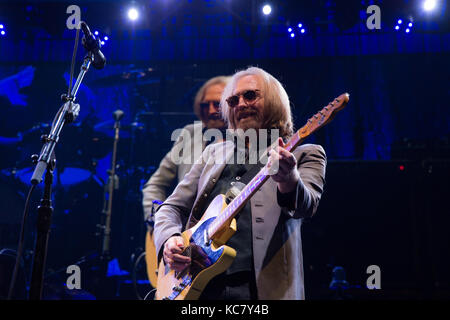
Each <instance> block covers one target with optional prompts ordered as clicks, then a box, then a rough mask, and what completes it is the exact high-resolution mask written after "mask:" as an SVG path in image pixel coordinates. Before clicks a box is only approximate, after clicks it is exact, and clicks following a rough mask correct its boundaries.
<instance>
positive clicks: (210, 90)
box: [142, 76, 230, 222]
mask: <svg viewBox="0 0 450 320" xmlns="http://www.w3.org/2000/svg"><path fill="white" fill-rule="evenodd" d="M229 78H230V77H227V76H217V77H214V78H211V79H209V80H208V81H207V82H205V83H204V84H203V85H202V87H201V88H200V89H199V90H198V91H197V94H196V96H195V98H194V113H195V114H196V115H197V117H198V118H199V119H200V120H201V122H196V123H194V124H188V125H187V126H185V127H184V128H183V129H182V134H180V136H179V138H178V139H177V141H175V143H174V146H173V147H172V149H171V150H170V151H169V152H168V153H167V155H166V156H165V157H164V159H163V160H162V161H161V163H160V164H159V167H158V169H157V170H156V171H155V173H154V174H153V175H152V176H151V177H150V179H149V180H148V181H147V183H146V184H145V185H144V188H143V189H142V194H143V207H144V219H145V221H149V222H150V220H151V218H152V217H151V215H152V208H153V202H154V201H158V202H162V201H164V200H165V199H166V198H167V191H168V189H169V188H170V187H171V186H172V185H173V183H174V182H176V183H178V182H179V181H181V180H182V179H183V178H184V176H185V175H186V174H187V173H188V172H189V169H190V168H191V166H192V165H193V163H194V161H195V159H191V160H192V161H178V162H177V161H175V160H176V159H175V156H174V153H175V152H177V151H178V149H179V146H180V144H182V143H183V140H182V137H183V135H184V134H187V135H189V136H190V137H191V139H190V140H189V141H190V143H191V144H192V145H190V146H188V147H189V148H191V147H192V149H194V143H195V142H196V141H195V139H194V132H196V130H199V131H200V132H202V131H204V130H206V129H219V130H224V129H225V122H224V120H223V119H222V114H221V113H220V108H219V104H220V98H221V96H222V92H223V89H224V88H225V85H226V84H227V82H228V80H229ZM198 143H199V142H198V141H197V144H198ZM200 144H201V147H202V151H203V149H204V148H205V147H206V142H205V141H200ZM195 147H197V146H195ZM186 156H191V154H189V155H186Z"/></svg>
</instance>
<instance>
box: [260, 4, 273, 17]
mask: <svg viewBox="0 0 450 320" xmlns="http://www.w3.org/2000/svg"><path fill="white" fill-rule="evenodd" d="M262 12H263V13H264V14H265V15H266V16H267V15H269V14H270V13H271V12H272V7H271V6H270V5H268V4H266V5H264V7H263V8H262Z"/></svg>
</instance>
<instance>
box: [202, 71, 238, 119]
mask: <svg viewBox="0 0 450 320" xmlns="http://www.w3.org/2000/svg"><path fill="white" fill-rule="evenodd" d="M230 79H231V77H230V76H217V77H214V78H211V79H209V80H208V81H206V82H205V83H204V84H203V85H202V86H201V87H200V89H198V91H197V94H196V95H195V98H194V113H195V114H196V115H197V117H198V118H199V119H200V120H202V121H203V120H204V119H203V115H202V110H201V109H200V102H201V101H202V100H203V97H204V96H205V92H206V89H208V88H209V87H211V86H213V85H216V84H223V85H224V86H226V85H227V83H228V82H229V81H230Z"/></svg>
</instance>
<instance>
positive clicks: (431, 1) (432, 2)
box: [423, 0, 437, 11]
mask: <svg viewBox="0 0 450 320" xmlns="http://www.w3.org/2000/svg"><path fill="white" fill-rule="evenodd" d="M436 4H437V3H436V0H425V1H424V2H423V10H425V11H433V10H434V9H435V8H436Z"/></svg>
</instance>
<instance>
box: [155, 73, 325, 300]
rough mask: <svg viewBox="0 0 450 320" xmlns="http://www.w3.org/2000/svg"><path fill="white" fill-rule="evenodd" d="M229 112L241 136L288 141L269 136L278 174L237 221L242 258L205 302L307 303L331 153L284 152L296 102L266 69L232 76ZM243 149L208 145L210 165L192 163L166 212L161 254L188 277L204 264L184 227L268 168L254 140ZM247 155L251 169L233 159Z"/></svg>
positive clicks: (161, 220) (159, 222) (159, 237)
mask: <svg viewBox="0 0 450 320" xmlns="http://www.w3.org/2000/svg"><path fill="white" fill-rule="evenodd" d="M221 112H222V115H223V118H224V119H225V120H226V121H227V123H228V128H230V129H240V130H237V139H239V138H242V137H243V136H242V132H244V133H245V134H246V133H247V132H250V131H252V130H255V129H256V130H257V131H259V132H261V131H262V132H264V131H266V132H267V131H268V130H269V129H270V131H271V132H272V130H273V129H276V130H278V132H279V135H280V137H278V138H277V137H273V136H269V137H270V140H271V141H274V140H275V144H274V145H272V147H273V148H272V149H271V151H270V163H271V164H272V165H273V164H274V163H275V162H277V163H278V170H277V171H276V172H274V174H273V175H272V176H271V178H269V180H267V181H266V183H265V184H264V185H263V186H262V187H261V188H260V189H259V190H258V191H257V192H256V193H255V194H254V195H253V197H252V198H251V199H250V201H249V202H247V203H246V204H245V206H244V207H243V208H242V209H241V210H240V212H239V214H238V215H237V216H236V221H237V232H236V233H235V234H234V235H233V236H232V237H231V238H230V240H229V241H228V242H227V246H230V247H232V248H234V249H235V250H236V252H237V254H236V258H235V259H234V260H233V263H232V264H231V266H230V267H229V268H228V269H227V270H226V271H225V272H223V273H222V274H220V275H218V276H216V277H214V278H213V279H212V280H211V281H210V282H209V283H208V284H207V286H206V287H205V289H204V290H203V292H202V295H201V296H200V299H233V300H236V299H237V300H247V299H250V300H254V299H269V300H277V299H289V300H292V299H304V286H303V261H302V248H301V235H300V229H301V223H302V219H303V218H308V217H311V216H312V215H313V214H314V213H315V211H316V209H317V206H318V203H319V200H320V197H321V194H322V191H323V186H324V183H325V166H326V156H325V151H324V150H323V148H322V147H321V146H318V145H312V144H309V145H301V146H299V147H297V148H296V149H295V150H294V151H293V153H291V152H289V151H287V150H286V149H285V148H284V146H285V145H284V143H286V141H287V140H288V139H289V137H290V136H292V134H293V123H292V117H291V110H290V103H289V98H288V96H287V93H286V91H285V90H284V88H283V86H282V85H281V84H280V82H278V80H276V79H275V78H274V77H273V76H271V75H270V74H268V73H267V72H266V71H264V70H262V69H260V68H254V67H252V68H248V69H247V70H244V71H240V72H238V73H236V74H235V75H234V76H233V77H232V78H231V80H230V82H229V83H228V85H227V86H226V87H225V89H224V92H223V94H222V99H221ZM239 132H240V133H239ZM227 137H228V136H227ZM274 138H276V139H274ZM260 139H261V138H260ZM244 140H245V135H244ZM236 141H237V140H236ZM260 142H261V141H258V143H257V144H258V145H259V143H260ZM239 145H240V144H239V142H238V141H237V142H236V143H235V142H234V140H233V141H230V140H228V139H227V141H224V142H221V143H216V144H214V145H211V146H208V147H207V148H206V149H205V151H204V152H203V160H204V161H201V160H202V159H200V160H199V161H198V162H197V163H196V164H195V165H194V166H192V168H191V170H190V171H189V173H188V174H187V175H186V177H185V178H184V179H183V180H182V181H181V182H180V183H179V184H178V186H177V187H176V189H175V191H174V192H173V193H172V195H171V196H170V197H169V198H168V199H167V200H166V201H165V202H164V203H163V204H162V205H161V206H160V207H159V210H158V213H157V215H156V219H155V246H156V252H157V253H158V254H159V257H163V258H164V261H165V263H166V265H168V266H169V267H170V268H171V269H173V270H175V271H178V272H181V271H183V270H184V269H186V268H187V267H189V266H190V265H191V263H195V264H197V263H201V261H200V262H199V261H196V258H195V256H194V257H193V259H192V260H191V258H190V257H189V256H185V255H184V254H183V249H184V244H183V239H182V238H181V237H180V234H181V232H182V231H183V225H182V222H183V221H186V220H187V221H188V222H187V225H186V229H189V228H191V227H193V226H194V225H195V224H196V223H197V222H198V221H199V220H200V219H201V217H202V215H203V213H204V211H205V209H206V208H207V207H208V205H209V204H210V203H211V201H212V200H213V199H214V197H215V196H217V195H218V194H225V193H227V191H228V190H229V189H230V188H231V187H233V186H237V185H239V183H241V182H243V183H248V181H249V180H250V179H251V178H252V177H253V176H254V175H256V173H257V172H258V171H259V169H260V168H261V166H262V164H261V163H259V162H258V163H250V162H249V161H247V160H248V159H249V157H248V155H249V154H250V153H249V150H250V149H251V142H248V143H245V141H244V144H243V145H244V147H243V148H242V144H241V147H239ZM230 146H231V147H230ZM264 150H265V149H264ZM264 150H263V151H264ZM241 152H243V153H244V154H245V155H247V157H246V161H245V163H244V164H240V163H239V162H236V161H230V159H231V160H233V159H236V157H237V156H238V155H239V154H240V153H241ZM255 169H256V170H255ZM241 187H242V186H241Z"/></svg>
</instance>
